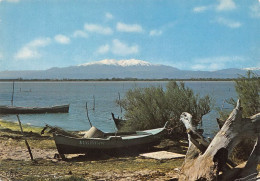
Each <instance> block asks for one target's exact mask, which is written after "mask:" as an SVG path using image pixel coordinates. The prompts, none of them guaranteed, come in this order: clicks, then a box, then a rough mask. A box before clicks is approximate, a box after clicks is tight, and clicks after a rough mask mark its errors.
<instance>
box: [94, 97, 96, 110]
mask: <svg viewBox="0 0 260 181" xmlns="http://www.w3.org/2000/svg"><path fill="white" fill-rule="evenodd" d="M95 107H96V99H95V95H93V111H95Z"/></svg>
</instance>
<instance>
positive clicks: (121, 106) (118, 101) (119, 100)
mask: <svg viewBox="0 0 260 181" xmlns="http://www.w3.org/2000/svg"><path fill="white" fill-rule="evenodd" d="M120 99H121V98H120V92H118V102H119V106H120V111H121V116H122V112H123V111H122V106H121V102H120Z"/></svg>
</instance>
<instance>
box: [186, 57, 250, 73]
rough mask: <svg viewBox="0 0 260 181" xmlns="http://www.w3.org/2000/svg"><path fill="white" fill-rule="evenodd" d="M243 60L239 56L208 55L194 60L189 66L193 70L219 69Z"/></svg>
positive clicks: (243, 59)
mask: <svg viewBox="0 0 260 181" xmlns="http://www.w3.org/2000/svg"><path fill="white" fill-rule="evenodd" d="M243 61H245V58H244V57H240V56H220V57H208V58H200V59H195V60H194V63H195V64H194V65H192V66H191V69H193V70H210V71H214V70H220V69H224V68H227V65H228V64H239V63H241V62H243Z"/></svg>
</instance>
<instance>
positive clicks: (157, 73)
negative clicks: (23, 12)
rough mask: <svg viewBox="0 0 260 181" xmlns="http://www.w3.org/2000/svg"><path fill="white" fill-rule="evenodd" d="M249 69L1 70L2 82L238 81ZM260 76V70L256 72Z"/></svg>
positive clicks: (139, 64)
mask: <svg viewBox="0 0 260 181" xmlns="http://www.w3.org/2000/svg"><path fill="white" fill-rule="evenodd" d="M246 71H247V69H224V70H218V71H187V70H179V69H177V68H174V67H171V66H166V65H159V64H151V63H149V62H145V61H142V60H136V59H130V60H120V61H116V60H113V59H112V60H111V59H105V60H102V61H98V62H91V63H86V64H82V65H78V66H70V67H65V68H57V67H55V68H51V69H48V70H40V71H31V70H30V71H2V72H0V79H17V78H23V79H105V78H109V79H111V78H138V79H162V78H169V79H190V78H236V77H238V76H239V75H245V73H246ZM253 71H254V72H255V73H257V74H258V75H260V70H259V69H256V70H253Z"/></svg>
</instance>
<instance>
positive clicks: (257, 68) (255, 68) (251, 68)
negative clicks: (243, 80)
mask: <svg viewBox="0 0 260 181" xmlns="http://www.w3.org/2000/svg"><path fill="white" fill-rule="evenodd" d="M243 70H252V71H254V70H260V67H248V68H244V69H243Z"/></svg>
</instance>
